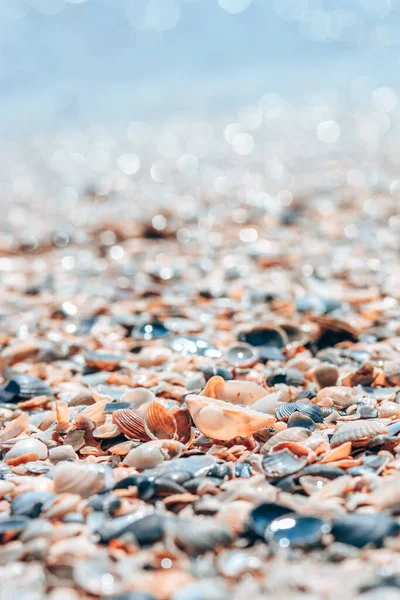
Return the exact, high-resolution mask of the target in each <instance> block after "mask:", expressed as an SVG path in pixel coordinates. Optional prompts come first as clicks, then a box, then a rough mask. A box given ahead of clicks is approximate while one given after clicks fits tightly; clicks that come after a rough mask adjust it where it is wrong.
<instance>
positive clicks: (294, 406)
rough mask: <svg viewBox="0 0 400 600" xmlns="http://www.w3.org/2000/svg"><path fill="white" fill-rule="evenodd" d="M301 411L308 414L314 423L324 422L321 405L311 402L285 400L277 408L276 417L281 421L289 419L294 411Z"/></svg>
mask: <svg viewBox="0 0 400 600" xmlns="http://www.w3.org/2000/svg"><path fill="white" fill-rule="evenodd" d="M295 412H299V413H301V414H303V415H307V417H310V419H312V420H313V421H314V423H323V422H324V417H323V414H322V411H321V409H320V407H319V406H317V405H316V404H312V403H311V402H306V401H305V402H284V403H282V404H280V405H279V406H278V408H277V409H276V418H277V419H278V420H279V421H284V420H286V419H288V418H289V417H290V416H291V415H292V414H293V413H295Z"/></svg>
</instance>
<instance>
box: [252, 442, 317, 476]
mask: <svg viewBox="0 0 400 600" xmlns="http://www.w3.org/2000/svg"><path fill="white" fill-rule="evenodd" d="M306 464H307V458H306V457H304V456H296V455H294V454H293V453H292V452H290V450H286V449H284V450H280V451H279V452H275V453H272V454H268V455H265V456H264V458H263V460H262V466H263V470H264V473H265V475H266V476H267V477H268V478H269V479H281V478H282V477H286V475H293V473H297V471H300V470H301V469H302V468H303V467H305V466H306Z"/></svg>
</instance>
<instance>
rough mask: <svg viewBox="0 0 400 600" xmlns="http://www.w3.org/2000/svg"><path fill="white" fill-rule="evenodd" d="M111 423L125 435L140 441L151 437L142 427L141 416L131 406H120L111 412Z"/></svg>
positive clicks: (145, 440)
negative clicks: (120, 407)
mask: <svg viewBox="0 0 400 600" xmlns="http://www.w3.org/2000/svg"><path fill="white" fill-rule="evenodd" d="M112 420H113V423H115V424H116V425H117V427H118V429H119V430H120V431H122V433H124V434H125V435H126V436H127V437H129V438H132V439H134V440H140V441H141V442H147V441H149V440H150V439H151V438H150V436H149V435H148V433H147V432H146V430H145V428H144V422H143V417H142V415H141V414H139V413H138V412H137V411H136V410H135V409H133V408H122V409H120V410H116V411H115V412H114V413H113V414H112Z"/></svg>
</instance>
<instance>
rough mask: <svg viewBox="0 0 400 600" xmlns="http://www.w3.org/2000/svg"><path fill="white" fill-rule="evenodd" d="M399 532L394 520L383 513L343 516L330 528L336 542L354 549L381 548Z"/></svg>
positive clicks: (399, 528) (399, 529) (399, 527)
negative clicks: (390, 537)
mask: <svg viewBox="0 0 400 600" xmlns="http://www.w3.org/2000/svg"><path fill="white" fill-rule="evenodd" d="M399 531H400V526H399V524H398V523H397V521H396V519H395V518H394V517H390V516H389V515H385V514H383V513H375V514H363V513H354V514H351V515H344V516H343V517H340V518H338V519H336V520H335V521H334V522H333V526H332V535H333V536H334V538H335V540H336V541H337V542H341V543H342V544H349V545H350V546H355V547H356V548H364V546H367V545H372V546H381V545H382V543H383V542H384V540H385V539H386V538H387V537H389V536H392V535H398V533H399Z"/></svg>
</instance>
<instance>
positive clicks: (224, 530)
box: [172, 517, 233, 556]
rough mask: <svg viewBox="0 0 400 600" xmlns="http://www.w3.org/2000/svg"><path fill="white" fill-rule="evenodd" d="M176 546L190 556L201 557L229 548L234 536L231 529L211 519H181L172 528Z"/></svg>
mask: <svg viewBox="0 0 400 600" xmlns="http://www.w3.org/2000/svg"><path fill="white" fill-rule="evenodd" d="M172 531H173V533H172V537H173V540H174V542H175V544H176V545H177V546H178V547H179V548H182V550H184V551H185V552H186V553H187V554H188V555H189V556H199V555H201V554H204V553H205V552H209V551H215V550H216V549H217V548H219V547H223V546H229V544H231V542H232V541H233V535H232V532H231V531H230V529H229V527H228V526H227V525H226V524H225V523H223V522H221V521H216V520H215V519H212V518H209V517H201V518H200V517H197V518H193V519H180V520H179V521H177V522H176V523H174V524H173V526H172Z"/></svg>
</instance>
